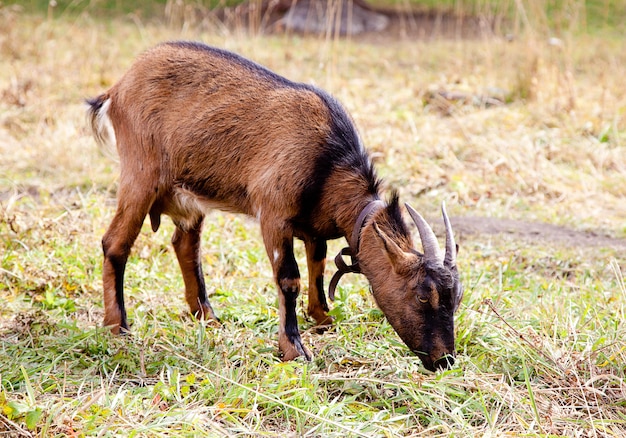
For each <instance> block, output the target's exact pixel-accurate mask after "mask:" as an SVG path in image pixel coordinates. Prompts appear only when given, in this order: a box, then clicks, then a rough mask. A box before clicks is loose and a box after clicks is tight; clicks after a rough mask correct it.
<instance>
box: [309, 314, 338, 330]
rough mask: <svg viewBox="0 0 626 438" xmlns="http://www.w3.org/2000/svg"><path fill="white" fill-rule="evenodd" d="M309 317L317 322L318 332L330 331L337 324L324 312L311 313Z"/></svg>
mask: <svg viewBox="0 0 626 438" xmlns="http://www.w3.org/2000/svg"><path fill="white" fill-rule="evenodd" d="M309 315H310V316H311V317H312V318H313V319H314V320H315V329H316V331H318V332H324V331H326V330H328V329H329V328H330V326H332V325H333V323H334V322H335V320H334V319H333V317H332V316H330V315H329V314H328V313H326V312H324V311H310V312H309ZM318 327H319V328H318Z"/></svg>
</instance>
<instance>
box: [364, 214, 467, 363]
mask: <svg viewBox="0 0 626 438" xmlns="http://www.w3.org/2000/svg"><path fill="white" fill-rule="evenodd" d="M406 207H407V209H408V211H409V214H410V215H411V218H412V219H413V221H414V222H415V225H416V226H417V229H418V231H419V235H420V239H421V241H422V247H423V250H424V253H423V254H421V253H418V252H417V251H415V250H413V249H410V250H407V249H403V248H402V246H406V245H401V244H399V243H398V240H399V239H398V238H397V237H394V236H393V235H391V234H390V233H387V232H385V231H384V230H385V229H387V230H389V227H387V226H385V224H384V223H381V224H377V223H376V221H373V222H372V224H371V229H372V230H373V233H372V232H370V233H368V234H369V241H370V242H371V243H372V246H371V247H370V248H374V247H376V246H378V247H379V248H380V247H381V246H380V244H382V249H383V251H375V253H377V254H378V255H379V256H378V257H376V256H374V257H373V258H374V259H378V260H377V261H375V262H374V263H376V264H377V265H378V267H377V268H376V267H375V266H373V265H372V263H371V262H368V261H366V260H365V259H366V258H367V256H368V254H362V255H363V259H361V260H360V262H361V263H363V264H368V265H370V269H367V270H368V271H369V273H370V275H368V277H369V279H370V282H371V284H372V292H373V294H374V297H375V299H376V302H377V303H378V305H379V307H380V308H381V310H382V311H383V313H384V314H385V316H386V317H387V319H388V320H389V322H390V323H391V325H392V327H393V328H394V330H395V331H396V332H397V333H398V335H399V336H400V338H401V339H402V340H403V341H404V343H405V344H406V345H407V346H408V347H409V348H410V349H411V351H413V352H415V353H416V354H417V355H418V356H419V357H420V359H421V360H422V362H423V364H424V366H425V367H426V368H427V369H428V370H431V371H434V370H436V369H438V368H441V369H445V368H449V367H450V366H452V364H453V363H454V357H455V349H454V312H455V311H456V310H457V308H458V307H459V304H460V302H461V299H462V298H463V286H462V285H461V282H460V280H459V273H458V270H457V267H456V254H457V246H456V243H455V241H454V235H453V233H452V226H451V225H450V220H449V219H448V215H447V214H446V210H445V206H443V205H442V213H443V220H444V224H445V228H446V247H445V253H442V252H441V250H440V248H439V244H438V243H437V238H436V237H435V233H434V232H433V231H432V229H431V228H430V226H429V225H428V223H427V222H426V221H425V220H424V218H422V216H421V215H420V214H419V213H418V212H416V211H415V210H414V209H413V208H411V207H410V206H409V205H408V204H407V205H406ZM376 240H378V242H377V243H378V245H377V244H376ZM405 243H406V242H405ZM380 257H382V260H381V259H380ZM385 259H386V260H385ZM372 261H374V260H372ZM384 266H386V267H388V269H385V268H384ZM363 267H364V266H363ZM364 271H365V270H364ZM364 273H365V272H364ZM366 275H367V274H366Z"/></svg>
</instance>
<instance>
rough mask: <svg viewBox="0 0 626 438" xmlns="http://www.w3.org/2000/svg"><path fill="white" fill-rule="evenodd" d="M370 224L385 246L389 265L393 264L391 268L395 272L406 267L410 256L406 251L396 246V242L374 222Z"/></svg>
mask: <svg viewBox="0 0 626 438" xmlns="http://www.w3.org/2000/svg"><path fill="white" fill-rule="evenodd" d="M372 226H373V228H374V232H375V233H376V235H377V236H378V238H379V239H380V240H381V241H382V243H383V245H384V246H385V254H387V257H388V258H389V261H390V262H391V266H393V270H394V271H396V272H401V271H402V270H404V269H406V267H407V266H408V264H409V261H410V260H409V259H410V256H409V254H407V253H406V252H404V251H403V250H402V248H400V247H399V246H398V244H397V243H396V242H394V241H393V239H391V238H390V237H389V236H388V235H387V234H386V233H385V232H384V231H382V230H381V229H380V228H379V227H378V224H376V222H372Z"/></svg>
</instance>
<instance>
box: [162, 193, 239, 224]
mask: <svg viewBox="0 0 626 438" xmlns="http://www.w3.org/2000/svg"><path fill="white" fill-rule="evenodd" d="M212 209H218V210H224V211H230V212H233V213H248V212H247V211H245V210H244V209H242V208H241V207H240V206H237V205H234V204H233V203H229V202H224V201H220V200H215V199H208V198H206V197H203V196H201V195H198V194H196V193H194V192H192V191H190V190H187V189H184V188H177V189H174V193H173V195H172V196H171V197H170V198H169V199H168V202H166V203H165V205H164V208H163V213H164V214H166V215H168V216H169V217H171V218H172V221H174V223H175V224H176V226H178V227H180V228H182V229H183V230H188V229H190V228H193V227H194V226H196V225H197V223H198V221H199V220H200V218H201V217H202V216H204V215H206V214H207V213H208V212H209V210H212Z"/></svg>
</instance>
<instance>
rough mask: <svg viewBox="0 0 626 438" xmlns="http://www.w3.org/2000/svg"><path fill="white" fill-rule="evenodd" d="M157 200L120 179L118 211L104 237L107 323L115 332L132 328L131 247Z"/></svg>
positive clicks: (106, 325)
mask: <svg viewBox="0 0 626 438" xmlns="http://www.w3.org/2000/svg"><path fill="white" fill-rule="evenodd" d="M153 201H154V197H151V196H141V195H140V194H138V193H137V192H135V191H133V190H131V189H130V187H128V186H125V185H124V184H122V183H120V188H119V191H118V205H117V211H116V212H115V216H114V217H113V220H112V221H111V224H110V225H109V228H108V229H107V231H106V233H105V234H104V236H103V238H102V250H103V253H104V262H103V264H102V285H103V288H104V326H105V327H110V329H111V331H112V332H113V333H115V334H118V333H120V332H125V331H127V330H128V322H127V320H126V308H125V306H124V271H125V269H126V262H127V261H128V256H129V255H130V250H131V248H132V246H133V243H134V242H135V240H136V239H137V236H138V235H139V232H140V231H141V226H142V225H143V221H144V219H145V217H146V215H147V214H148V210H149V209H150V206H151V205H152V202H153Z"/></svg>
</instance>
